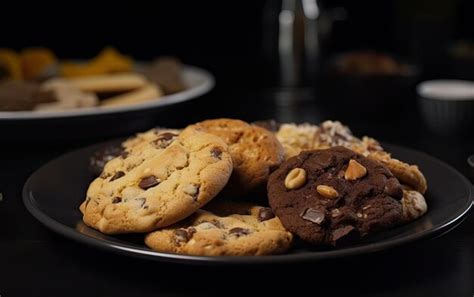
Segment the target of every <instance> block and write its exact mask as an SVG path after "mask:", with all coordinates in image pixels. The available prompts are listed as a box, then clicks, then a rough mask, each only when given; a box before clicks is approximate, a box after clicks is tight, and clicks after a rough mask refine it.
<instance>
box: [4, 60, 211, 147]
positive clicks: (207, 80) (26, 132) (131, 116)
mask: <svg viewBox="0 0 474 297" xmlns="http://www.w3.org/2000/svg"><path fill="white" fill-rule="evenodd" d="M183 80H184V82H185V83H186V85H187V86H188V88H187V89H186V90H184V91H181V92H178V93H174V94H171V95H166V96H163V97H161V98H160V100H156V101H155V100H151V101H146V102H141V103H136V104H129V105H122V106H99V107H89V108H80V109H74V110H64V111H0V133H1V134H2V137H3V139H5V140H6V139H10V140H20V141H21V140H25V141H26V140H34V139H36V138H40V139H54V140H58V139H78V138H89V139H90V138H95V137H101V138H102V139H103V138H105V137H111V136H117V135H123V134H126V133H133V132H136V131H139V130H144V129H147V128H150V127H151V126H153V125H154V123H155V121H154V120H153V117H154V116H156V114H157V113H160V112H162V111H163V110H165V109H167V108H169V107H171V106H174V105H177V104H179V103H182V102H186V101H189V100H192V99H196V98H199V97H200V96H202V95H204V94H206V93H208V92H209V91H210V90H211V89H212V88H213V87H214V85H215V80H214V76H213V75H212V74H211V73H209V72H208V71H206V70H203V69H201V68H198V67H193V66H184V67H183ZM45 132H47V133H45Z"/></svg>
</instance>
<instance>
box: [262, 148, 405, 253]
mask: <svg viewBox="0 0 474 297" xmlns="http://www.w3.org/2000/svg"><path fill="white" fill-rule="evenodd" d="M267 189H268V198H269V202H270V206H271V207H272V209H273V211H274V212H275V214H276V215H277V216H278V217H279V218H280V219H281V221H282V223H283V225H284V226H285V227H286V228H287V229H288V230H289V231H291V232H293V233H295V234H297V235H298V236H299V237H300V238H301V239H303V240H304V241H307V242H309V243H312V244H316V245H319V244H332V245H336V246H338V245H344V244H347V243H350V242H354V241H356V240H358V239H359V238H360V237H361V236H365V235H368V234H370V233H374V232H378V231H381V230H384V229H388V228H390V227H393V226H395V225H397V224H399V223H401V220H402V205H401V202H400V199H401V198H402V196H403V192H402V187H401V185H400V183H399V182H398V180H397V179H396V178H395V177H394V176H393V175H392V174H391V173H390V171H389V170H388V169H387V168H386V167H384V166H383V165H381V164H380V163H378V162H375V161H373V160H370V159H368V158H365V157H364V156H362V155H360V154H357V153H355V152H354V151H352V150H349V149H346V148H344V147H333V148H330V149H325V150H314V151H306V152H302V153H300V154H299V155H298V156H295V157H293V158H290V159H289V160H287V161H285V162H284V163H283V164H282V165H281V166H280V168H279V169H277V170H276V171H275V172H273V173H272V174H271V175H270V179H269V181H268V185H267Z"/></svg>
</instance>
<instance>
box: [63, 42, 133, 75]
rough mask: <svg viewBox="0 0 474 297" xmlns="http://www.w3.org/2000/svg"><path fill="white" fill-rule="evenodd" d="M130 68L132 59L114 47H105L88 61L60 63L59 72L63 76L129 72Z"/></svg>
mask: <svg viewBox="0 0 474 297" xmlns="http://www.w3.org/2000/svg"><path fill="white" fill-rule="evenodd" d="M132 68H133V60H132V59H131V58H130V57H128V56H124V55H122V54H121V53H120V52H119V51H117V50H116V49H115V48H112V47H106V48H104V49H103V50H102V51H101V52H100V53H99V54H98V55H97V56H96V57H95V58H93V59H92V60H90V61H89V62H88V63H74V62H65V63H62V64H61V66H60V74H61V76H64V77H78V76H89V75H99V74H108V73H116V72H129V71H131V70H132Z"/></svg>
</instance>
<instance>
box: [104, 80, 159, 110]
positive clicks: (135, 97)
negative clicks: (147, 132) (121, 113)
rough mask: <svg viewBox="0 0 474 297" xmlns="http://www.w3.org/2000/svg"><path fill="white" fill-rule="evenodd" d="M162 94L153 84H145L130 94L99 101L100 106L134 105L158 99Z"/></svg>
mask: <svg viewBox="0 0 474 297" xmlns="http://www.w3.org/2000/svg"><path fill="white" fill-rule="evenodd" d="M162 95H163V93H162V92H161V90H160V89H159V87H158V86H157V85H155V84H147V85H145V86H144V87H142V88H139V89H136V90H134V91H131V92H127V93H124V94H120V95H117V96H114V97H110V98H107V99H104V100H102V101H101V106H117V105H127V104H134V103H141V102H146V101H150V100H156V99H159V98H160V97H161V96H162Z"/></svg>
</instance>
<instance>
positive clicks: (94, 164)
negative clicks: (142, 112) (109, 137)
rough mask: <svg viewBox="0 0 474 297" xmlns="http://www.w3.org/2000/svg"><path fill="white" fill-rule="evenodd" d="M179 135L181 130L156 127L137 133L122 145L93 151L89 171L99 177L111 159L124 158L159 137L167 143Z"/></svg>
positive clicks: (112, 145) (118, 144) (117, 144)
mask: <svg viewBox="0 0 474 297" xmlns="http://www.w3.org/2000/svg"><path fill="white" fill-rule="evenodd" d="M179 133H181V130H178V129H168V128H161V127H157V128H153V129H150V130H148V131H145V132H141V133H137V134H136V135H134V136H133V137H130V138H128V139H127V140H125V141H124V142H122V143H115V144H111V145H108V146H105V147H103V148H101V149H99V150H97V151H95V152H94V154H93V155H92V156H91V158H90V159H89V171H90V172H91V173H92V174H94V176H99V175H100V174H101V173H102V170H104V166H105V164H106V163H107V162H109V161H110V160H112V159H113V158H116V157H118V156H121V155H122V156H124V157H125V156H126V155H128V154H129V153H130V152H131V151H132V150H133V148H134V147H137V146H139V145H140V144H143V143H148V142H150V141H153V140H155V139H156V138H158V136H160V138H163V137H164V138H168V141H169V140H172V139H174V138H176V137H178V135H179Z"/></svg>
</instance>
